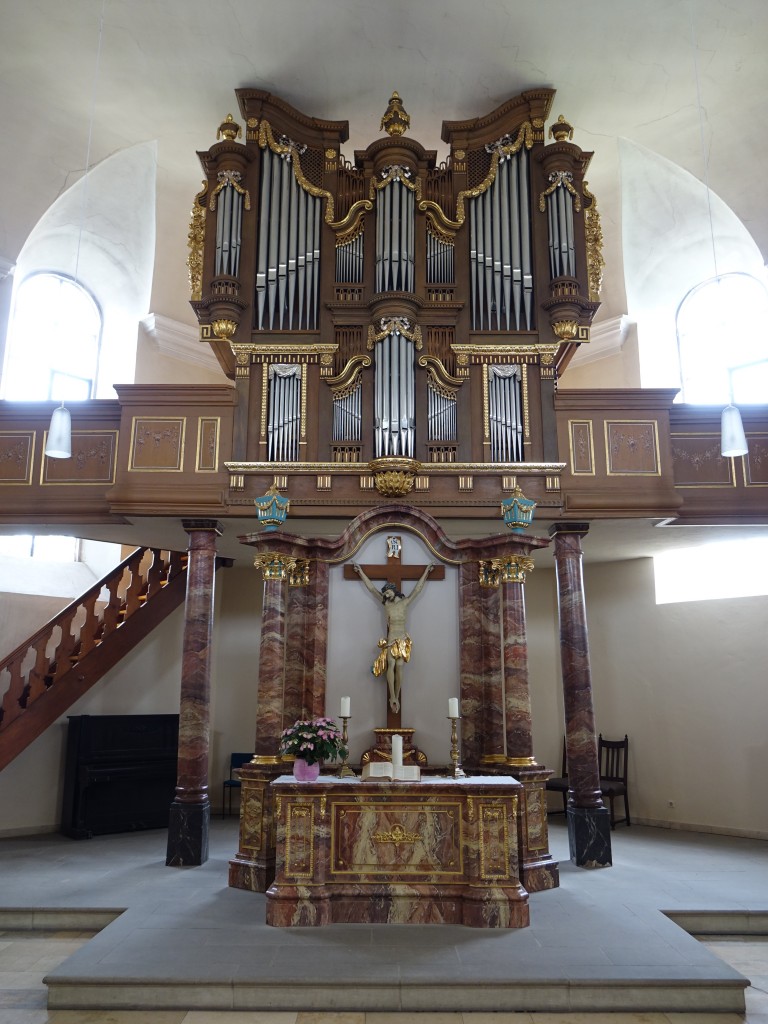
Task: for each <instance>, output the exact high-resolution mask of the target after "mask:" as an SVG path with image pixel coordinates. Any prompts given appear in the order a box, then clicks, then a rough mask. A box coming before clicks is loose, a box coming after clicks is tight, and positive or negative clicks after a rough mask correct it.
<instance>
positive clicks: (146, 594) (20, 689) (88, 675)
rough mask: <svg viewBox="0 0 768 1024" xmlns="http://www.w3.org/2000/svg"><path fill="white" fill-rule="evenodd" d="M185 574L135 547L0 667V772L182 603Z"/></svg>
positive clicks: (173, 559) (178, 560) (169, 560)
mask: <svg viewBox="0 0 768 1024" xmlns="http://www.w3.org/2000/svg"><path fill="white" fill-rule="evenodd" d="M186 567H187V555H186V553H183V552H176V551H170V552H168V551H165V552H163V551H160V550H159V549H157V548H137V549H136V550H135V551H134V552H133V553H132V554H130V555H129V556H128V557H127V558H126V559H125V560H124V561H123V562H121V563H120V565H118V566H116V567H115V568H114V569H112V570H111V571H110V572H109V573H107V575H106V576H104V577H103V579H101V580H99V581H98V583H95V584H94V585H93V586H92V587H91V588H90V590H87V591H86V592H85V593H84V594H82V595H81V596H80V597H79V598H77V600H75V601H73V602H72V603H71V604H69V605H67V607H66V608H64V609H63V610H62V611H61V612H59V614H58V615H56V616H54V618H52V619H51V620H50V621H49V622H47V623H46V625H44V626H43V627H42V628H41V629H38V631H37V632H36V633H34V634H33V635H32V636H31V637H30V638H29V639H28V640H26V641H25V642H24V643H23V644H20V645H19V646H18V647H17V648H16V650H15V651H13V652H12V653H11V654H9V655H8V657H7V658H5V659H3V661H1V662H0V694H2V693H3V690H4V691H5V692H4V695H3V698H2V706H1V707H0V770H2V769H3V768H5V766H6V765H7V764H9V763H10V762H11V761H12V760H13V759H14V758H15V757H16V756H17V755H18V754H20V753H21V751H22V750H24V748H25V747H27V746H28V745H29V744H30V743H31V742H32V741H33V740H34V739H36V738H37V737H38V736H39V735H40V734H41V733H42V732H43V731H44V730H45V729H47V728H48V726H49V725H51V724H52V723H53V722H55V721H56V719H57V718H59V717H60V716H61V715H62V714H64V712H65V711H66V710H67V709H68V708H69V707H71V706H72V704H73V703H74V702H75V701H76V700H78V698H80V697H81V696H82V695H83V694H84V693H86V692H87V691H88V690H89V689H90V688H91V687H92V686H93V684H94V683H96V682H98V680H99V679H100V678H101V677H102V676H103V675H104V673H105V672H107V671H108V670H109V669H110V668H112V667H113V666H114V665H116V664H117V662H118V661H120V659H121V658H122V657H123V656H124V655H125V654H126V653H127V652H128V651H129V650H131V649H132V648H133V647H134V646H135V645H136V644H137V643H138V642H139V641H140V640H142V639H143V638H144V637H145V636H147V635H148V634H149V633H150V632H151V631H152V630H153V629H154V628H155V626H157V625H159V623H160V622H162V621H163V619H165V618H166V617H167V616H168V615H169V614H170V613H171V612H172V611H173V610H174V609H175V608H177V607H178V606H179V605H180V604H181V603H182V602H183V600H184V595H185V590H186ZM104 591H106V594H104V596H102V595H103V592H104Z"/></svg>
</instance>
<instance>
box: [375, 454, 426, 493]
mask: <svg viewBox="0 0 768 1024" xmlns="http://www.w3.org/2000/svg"><path fill="white" fill-rule="evenodd" d="M368 468H369V469H370V471H371V472H372V473H373V482H374V485H375V487H376V490H377V491H378V492H379V494H381V495H382V496H383V497H385V498H403V497H405V495H406V494H410V493H411V491H412V490H413V485H414V483H415V482H416V476H417V475H418V473H419V472H420V470H421V463H420V462H417V461H416V459H400V458H397V456H392V455H389V456H386V457H385V458H382V459H373V460H372V461H371V462H369V463H368Z"/></svg>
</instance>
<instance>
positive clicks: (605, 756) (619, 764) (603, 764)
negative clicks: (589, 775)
mask: <svg viewBox="0 0 768 1024" xmlns="http://www.w3.org/2000/svg"><path fill="white" fill-rule="evenodd" d="M628 753H629V740H628V739H627V736H626V733H625V734H624V739H623V740H604V739H603V734H602V733H600V735H599V737H598V740H597V758H598V762H599V764H600V789H601V790H602V792H603V796H604V797H608V800H609V801H610V805H611V828H612V829H614V828H616V825H617V823H621V822H622V821H625V822H626V823H627V825H628V826H629V825H631V824H632V822H631V821H630V818H629V796H628V794H627V755H628ZM617 796H620V797H623V798H624V817H623V818H617V817H616V813H615V811H614V807H613V801H614V800H615V799H616V797H617Z"/></svg>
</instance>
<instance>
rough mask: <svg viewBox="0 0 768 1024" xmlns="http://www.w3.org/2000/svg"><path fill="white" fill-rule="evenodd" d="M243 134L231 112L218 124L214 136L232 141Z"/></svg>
mask: <svg viewBox="0 0 768 1024" xmlns="http://www.w3.org/2000/svg"><path fill="white" fill-rule="evenodd" d="M242 134H243V129H242V128H241V127H240V125H239V124H238V123H237V121H235V119H234V118H233V117H232V115H231V114H227V116H226V117H225V118H224V120H223V121H222V122H221V124H220V125H219V129H218V131H217V132H216V138H217V139H221V138H225V139H226V140H227V142H234V141H235V139H239V138H240V136H241V135H242Z"/></svg>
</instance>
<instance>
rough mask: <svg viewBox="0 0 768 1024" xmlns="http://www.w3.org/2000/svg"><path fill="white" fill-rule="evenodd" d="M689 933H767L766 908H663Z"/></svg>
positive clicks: (744, 935)
mask: <svg viewBox="0 0 768 1024" xmlns="http://www.w3.org/2000/svg"><path fill="white" fill-rule="evenodd" d="M662 913H663V914H665V915H666V917H668V918H669V919H670V921H673V922H674V923H675V924H676V925H678V927H680V928H682V929H683V930H684V931H686V932H688V934H689V935H693V936H695V937H698V936H704V935H706V936H711V935H726V936H728V938H745V939H746V938H749V937H750V936H753V935H768V910H664V911H662Z"/></svg>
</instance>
